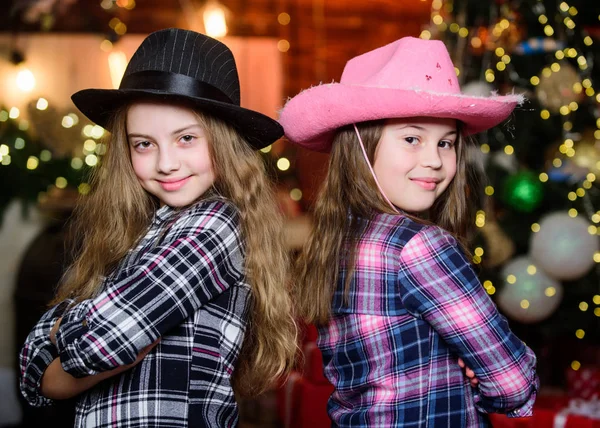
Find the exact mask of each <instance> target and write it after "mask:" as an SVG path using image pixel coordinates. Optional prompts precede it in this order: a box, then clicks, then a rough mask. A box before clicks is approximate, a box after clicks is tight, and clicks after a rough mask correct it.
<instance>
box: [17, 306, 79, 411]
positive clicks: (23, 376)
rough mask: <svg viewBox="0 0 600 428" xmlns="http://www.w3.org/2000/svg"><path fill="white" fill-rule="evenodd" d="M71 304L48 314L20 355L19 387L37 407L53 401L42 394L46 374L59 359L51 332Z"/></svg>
mask: <svg viewBox="0 0 600 428" xmlns="http://www.w3.org/2000/svg"><path fill="white" fill-rule="evenodd" d="M70 303H71V301H70V300H67V301H64V302H62V303H60V304H58V305H56V306H54V307H53V308H52V309H50V310H49V311H48V312H46V313H45V314H44V315H43V316H42V318H40V320H39V321H38V323H37V324H36V325H35V326H34V327H33V329H32V330H31V332H30V333H29V335H28V336H27V338H26V339H25V343H24V344H23V347H22V348H21V352H20V353H19V387H20V389H21V394H22V395H23V397H25V400H27V402H28V403H29V404H31V405H32V406H35V407H41V406H48V405H50V404H52V403H53V400H51V399H49V398H46V397H44V396H43V395H41V394H40V386H41V383H42V377H43V376H44V372H45V371H46V369H47V368H48V366H49V365H50V363H51V362H52V361H54V359H55V358H57V357H58V352H57V351H56V347H55V346H54V345H53V344H52V342H50V330H51V329H52V327H53V326H54V324H55V323H56V321H57V320H58V318H59V317H60V316H61V315H62V313H63V312H64V310H65V308H66V307H67V306H68V305H69V304H70Z"/></svg>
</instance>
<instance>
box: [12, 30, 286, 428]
mask: <svg viewBox="0 0 600 428" xmlns="http://www.w3.org/2000/svg"><path fill="white" fill-rule="evenodd" d="M73 101H74V102H75V104H76V105H77V107H78V108H79V109H80V110H81V111H82V112H83V113H84V114H85V115H86V116H87V117H88V118H90V119H91V120H93V121H94V122H96V123H98V124H100V125H102V126H104V127H105V128H107V129H108V130H109V131H110V132H111V137H110V141H109V143H108V150H107V152H106V154H105V156H104V158H103V162H102V165H101V166H100V167H99V168H98V169H97V170H96V173H95V176H94V177H93V180H92V189H93V190H92V192H91V193H90V195H89V196H86V197H85V198H82V200H81V203H80V205H79V206H78V208H77V210H76V220H75V223H74V226H75V230H76V231H77V232H78V233H79V236H81V237H82V238H83V245H82V247H81V248H79V249H78V253H77V255H76V259H75V262H74V263H73V264H72V266H70V268H69V269H68V271H67V273H66V274H65V276H64V279H63V281H62V284H61V286H60V288H59V290H58V293H57V296H56V298H55V301H54V304H55V306H54V307H52V309H50V310H49V311H48V312H47V313H46V314H45V315H44V316H43V317H42V319H41V320H40V321H39V323H38V324H37V325H36V327H35V328H34V329H33V331H32V332H31V333H30V335H29V337H28V338H27V340H26V342H25V345H24V346H23V349H22V351H21V353H20V364H21V390H22V393H23V395H24V396H25V397H26V398H27V400H28V401H29V402H30V403H31V404H33V405H37V406H41V405H47V404H51V403H52V400H53V399H62V398H68V397H72V396H76V395H78V404H77V415H76V422H75V425H76V426H94V427H109V426H111V427H112V426H123V427H184V426H185V427H187V426H194V427H196V426H210V427H220V426H232V425H235V424H236V423H237V418H238V411H237V406H236V403H235V398H234V390H235V391H236V393H240V394H248V393H257V392H260V391H262V390H264V389H265V388H267V387H268V386H269V385H270V384H271V383H272V382H273V381H274V380H275V379H277V378H278V377H279V376H281V375H282V374H284V373H285V372H286V370H287V369H288V368H289V367H290V366H291V363H292V361H293V358H294V355H295V350H296V340H295V334H296V329H295V324H294V322H293V319H292V311H291V304H290V299H289V295H288V293H287V290H286V287H285V283H286V267H287V266H288V263H287V258H286V251H285V249H284V246H283V242H282V234H281V224H282V221H281V218H280V215H279V214H278V209H277V206H276V203H275V200H274V197H273V192H272V190H271V187H270V185H269V184H268V180H267V178H266V175H265V171H264V167H263V165H262V161H261V159H260V156H258V154H257V153H256V152H255V150H256V149H260V148H262V147H265V146H267V145H269V144H271V143H272V142H274V141H275V140H276V139H277V138H279V137H280V136H281V135H282V129H281V127H280V126H279V125H278V124H277V123H276V122H275V121H273V120H272V119H270V118H268V117H266V116H264V115H262V114H260V113H257V112H254V111H251V110H247V109H243V108H241V107H240V99H239V82H238V76H237V70H236V67H235V61H234V58H233V55H232V54H231V52H230V50H229V49H228V48H227V47H226V46H225V45H224V44H222V43H220V42H218V41H216V40H213V39H211V38H209V37H207V36H204V35H202V34H198V33H194V32H191V31H184V30H178V29H169V30H163V31H159V32H156V33H153V34H151V35H150V36H149V37H148V38H146V39H145V40H144V42H142V44H141V46H140V47H139V48H138V50H137V51H136V53H135V54H134V56H133V57H132V59H131V61H130V63H129V65H128V68H127V70H126V72H125V76H124V78H123V81H122V83H121V86H120V88H119V89H118V90H99V89H88V90H84V91H80V92H78V93H76V94H75V95H74V96H73Z"/></svg>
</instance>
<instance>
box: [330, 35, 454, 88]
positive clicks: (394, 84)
mask: <svg viewBox="0 0 600 428" xmlns="http://www.w3.org/2000/svg"><path fill="white" fill-rule="evenodd" d="M340 83H342V84H347V85H361V86H370V87H380V88H381V87H385V88H394V89H403V90H413V91H414V90H416V91H419V90H422V91H426V92H434V93H440V94H442V93H443V94H459V93H460V87H459V84H458V79H457V77H456V71H455V68H454V64H453V63H452V60H451V59H450V55H449V54H448V51H447V49H446V47H445V46H444V44H443V43H442V42H440V41H438V40H423V39H417V38H415V37H405V38H402V39H400V40H396V41H395V42H393V43H390V44H388V45H386V46H383V47H381V48H379V49H375V50H373V51H370V52H367V53H365V54H363V55H360V56H357V57H355V58H353V59H351V60H350V61H348V63H347V64H346V67H345V68H344V72H343V74H342V78H341V80H340Z"/></svg>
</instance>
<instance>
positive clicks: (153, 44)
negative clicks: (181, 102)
mask: <svg viewBox="0 0 600 428" xmlns="http://www.w3.org/2000/svg"><path fill="white" fill-rule="evenodd" d="M169 74H171V75H170V76H169ZM178 86H179V88H178ZM141 87H144V88H145V89H155V90H160V89H164V90H166V89H172V90H174V91H176V92H179V91H186V90H190V89H191V88H194V89H195V90H194V92H196V93H197V95H200V93H202V92H204V95H209V98H213V99H216V100H219V101H223V102H229V103H232V104H235V105H238V106H239V105H240V81H239V78H238V73H237V68H236V64H235V58H234V57H233V54H232V53H231V50H229V48H228V47H227V46H226V45H225V44H223V43H221V42H220V41H218V40H215V39H213V38H211V37H208V36H205V35H204V34H200V33H196V32H194V31H188V30H180V29H176V28H169V29H167V30H161V31H157V32H155V33H152V34H150V35H149V36H148V37H147V38H146V39H144V41H143V42H142V44H141V45H140V47H139V48H138V49H137V51H136V52H135V53H134V55H133V56H132V57H131V60H130V61H129V65H128V66H127V69H126V70H125V74H124V75H123V80H122V81H121V86H120V87H119V89H140V88H141ZM186 94H188V93H187V92H186Z"/></svg>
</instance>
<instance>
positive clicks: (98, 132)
mask: <svg viewBox="0 0 600 428" xmlns="http://www.w3.org/2000/svg"><path fill="white" fill-rule="evenodd" d="M103 135H104V128H103V127H101V126H99V125H94V126H93V127H92V130H91V132H90V136H91V137H92V138H95V139H96V140H97V139H99V138H102V136H103Z"/></svg>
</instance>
